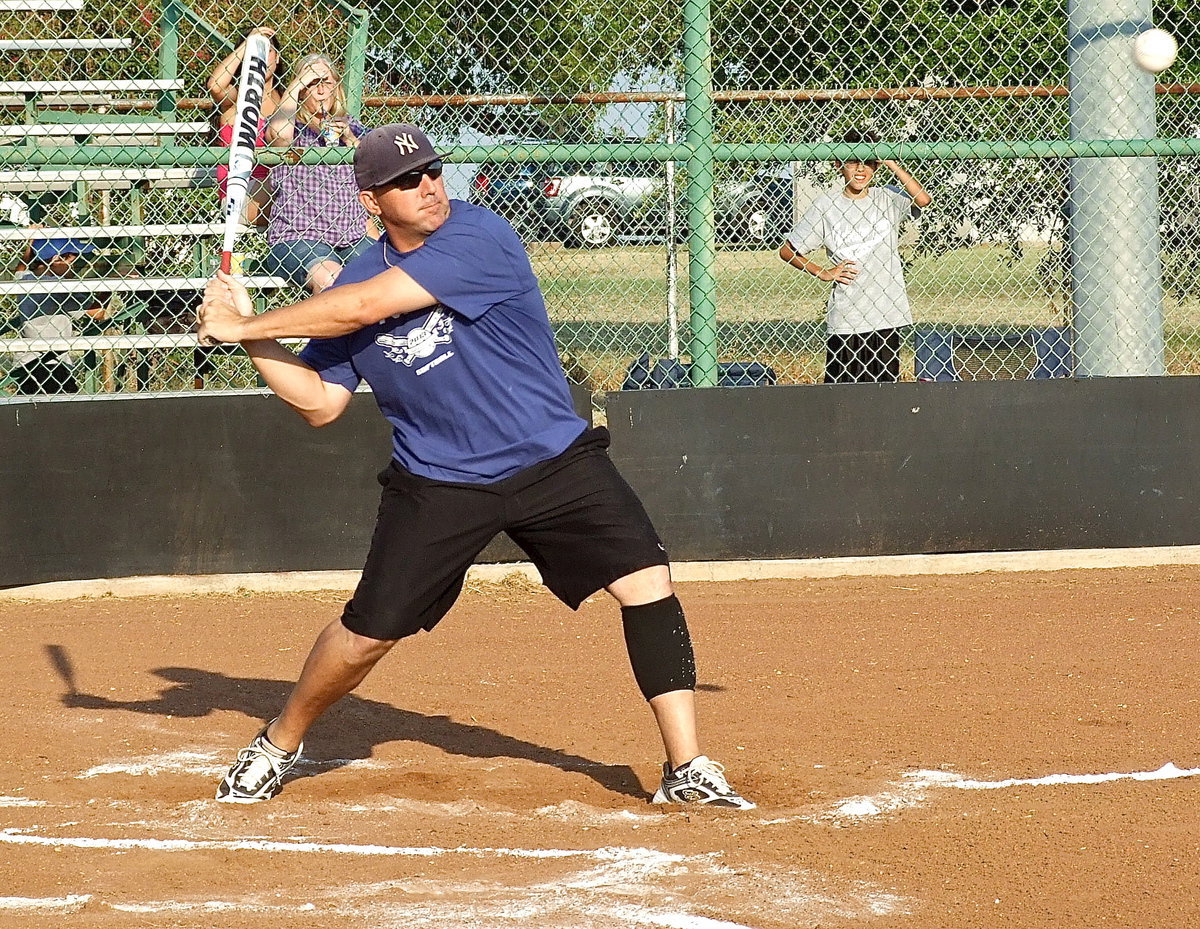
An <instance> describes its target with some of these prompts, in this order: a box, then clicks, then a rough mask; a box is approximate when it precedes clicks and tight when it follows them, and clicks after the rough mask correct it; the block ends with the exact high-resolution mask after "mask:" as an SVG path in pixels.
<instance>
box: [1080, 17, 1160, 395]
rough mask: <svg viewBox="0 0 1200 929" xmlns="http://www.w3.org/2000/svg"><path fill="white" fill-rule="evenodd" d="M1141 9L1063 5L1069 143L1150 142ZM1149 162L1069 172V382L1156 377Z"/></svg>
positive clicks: (1118, 161)
mask: <svg viewBox="0 0 1200 929" xmlns="http://www.w3.org/2000/svg"><path fill="white" fill-rule="evenodd" d="M1151 15H1152V7H1151V0H1071V2H1070V5H1069V12H1068V21H1069V34H1070V49H1069V63H1070V97H1069V100H1070V116H1071V124H1070V125H1071V138H1072V139H1151V138H1154V136H1155V133H1156V127H1155V118H1154V89H1155V79H1154V76H1153V75H1151V74H1148V73H1146V72H1145V71H1142V70H1141V69H1140V68H1139V67H1138V66H1137V64H1136V63H1135V62H1134V60H1133V54H1132V44H1133V39H1134V36H1136V35H1137V34H1138V33H1140V32H1142V31H1144V30H1145V29H1147V28H1149V26H1150V22H1151ZM1157 172H1158V163H1157V159H1155V158H1152V157H1146V158H1089V159H1077V160H1075V161H1072V163H1071V180H1070V190H1071V193H1070V203H1069V226H1068V239H1069V243H1070V249H1071V259H1072V260H1071V298H1072V313H1073V323H1074V327H1075V353H1076V359H1077V364H1076V373H1077V374H1079V375H1082V376H1093V377H1120V376H1129V375H1160V374H1163V373H1165V365H1164V361H1163V312H1162V266H1161V259H1160V256H1159V236H1158V224H1159V210H1158V174H1157Z"/></svg>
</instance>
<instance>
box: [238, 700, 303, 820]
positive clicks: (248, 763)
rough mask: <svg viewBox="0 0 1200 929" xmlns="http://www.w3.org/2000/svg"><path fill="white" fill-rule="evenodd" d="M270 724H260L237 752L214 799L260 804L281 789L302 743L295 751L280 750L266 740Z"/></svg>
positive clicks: (301, 748)
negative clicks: (250, 740)
mask: <svg viewBox="0 0 1200 929" xmlns="http://www.w3.org/2000/svg"><path fill="white" fill-rule="evenodd" d="M271 722H274V720H271ZM270 725H271V723H267V725H265V726H263V730H262V732H260V733H259V734H258V735H256V736H255V737H254V741H253V742H251V743H250V744H249V745H248V746H246V748H243V749H242V750H241V751H240V752H238V756H237V761H235V762H234V763H233V767H232V768H230V769H229V773H228V774H226V775H225V777H224V778H223V779H222V780H221V783H220V784H219V785H218V786H217V799H218V800H220V801H221V802H222V803H259V802H261V801H263V800H270V799H271V798H272V797H274V796H275V795H276V794H278V793H279V791H281V790H283V778H284V775H286V774H287V773H288V771H290V770H292V765H294V764H295V763H296V762H297V761H298V760H299V759H300V753H301V752H302V751H304V743H303V742H302V743H300V747H299V748H297V749H296V750H295V751H294V752H283V751H280V750H279V749H278V748H276V747H275V746H274V745H272V744H271V742H270V741H269V740H268V739H267V729H268V728H270Z"/></svg>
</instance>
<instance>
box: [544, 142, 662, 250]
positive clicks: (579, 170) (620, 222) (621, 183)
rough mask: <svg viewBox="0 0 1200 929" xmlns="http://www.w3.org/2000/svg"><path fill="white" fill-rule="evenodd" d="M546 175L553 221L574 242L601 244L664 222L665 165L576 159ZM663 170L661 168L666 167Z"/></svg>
mask: <svg viewBox="0 0 1200 929" xmlns="http://www.w3.org/2000/svg"><path fill="white" fill-rule="evenodd" d="M555 167H557V168H558V169H559V173H557V174H549V175H547V176H546V178H545V180H544V183H543V186H542V197H543V199H542V203H543V206H544V207H545V213H544V217H545V220H546V225H547V227H548V228H549V229H550V230H551V231H552V232H555V233H557V235H558V236H559V237H560V238H561V239H562V241H563V244H564V245H566V246H568V247H570V248H601V247H603V246H605V245H612V244H614V242H615V241H616V239H617V238H619V237H620V238H624V237H627V236H630V235H636V234H639V233H643V234H645V233H647V232H650V231H651V230H653V229H654V228H655V227H656V226H658V228H660V229H661V228H662V223H661V220H662V219H663V218H664V216H665V212H664V206H665V201H664V197H663V192H664V190H665V182H664V179H663V178H662V177H656V176H654V175H653V174H651V173H650V172H651V171H652V170H653V168H655V167H659V166H649V165H647V166H639V165H629V164H622V163H619V162H607V161H587V162H571V163H568V164H564V165H557V166H555ZM660 170H661V168H660Z"/></svg>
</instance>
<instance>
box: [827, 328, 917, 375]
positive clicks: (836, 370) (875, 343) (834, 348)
mask: <svg viewBox="0 0 1200 929" xmlns="http://www.w3.org/2000/svg"><path fill="white" fill-rule="evenodd" d="M898 380H900V330H899V329H877V330H876V331H874V332H856V333H853V334H851V335H831V336H829V338H828V340H827V341H826V343H825V383H826V384H860V383H863V382H880V381H886V382H894V381H898Z"/></svg>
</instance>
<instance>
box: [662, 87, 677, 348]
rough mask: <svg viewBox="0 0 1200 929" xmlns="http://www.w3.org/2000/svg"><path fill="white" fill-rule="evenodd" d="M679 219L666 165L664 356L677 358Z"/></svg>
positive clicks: (671, 169) (670, 122)
mask: <svg viewBox="0 0 1200 929" xmlns="http://www.w3.org/2000/svg"><path fill="white" fill-rule="evenodd" d="M663 113H664V119H666V121H667V144H668V145H674V144H675V101H674V100H668V101H666V103H665V105H664V108H663ZM678 226H679V217H678V216H677V215H676V212H675V162H674V161H673V160H672V161H668V162H667V355H668V356H669V357H671V358H678V357H679V252H678V241H679V236H678V234H677V233H678Z"/></svg>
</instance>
